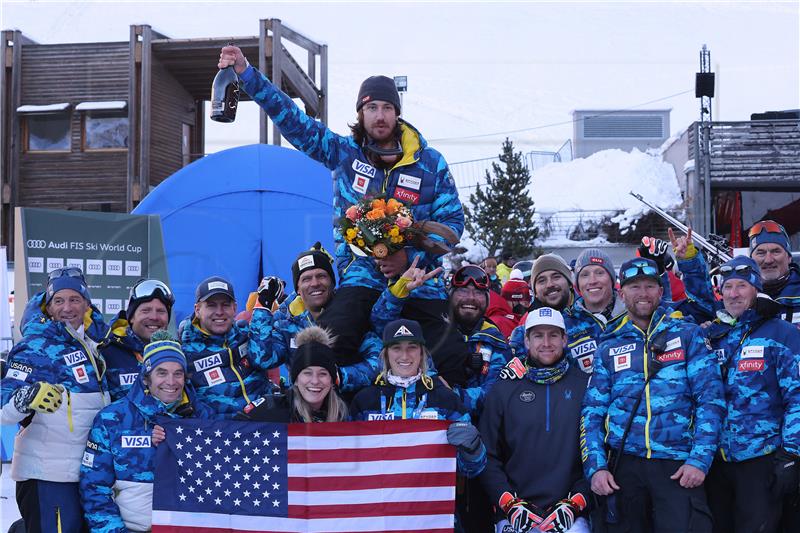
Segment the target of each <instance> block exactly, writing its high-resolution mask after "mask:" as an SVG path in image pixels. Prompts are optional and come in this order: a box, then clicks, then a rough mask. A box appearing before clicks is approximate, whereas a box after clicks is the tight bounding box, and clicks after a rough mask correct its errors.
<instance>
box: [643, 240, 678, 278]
mask: <svg viewBox="0 0 800 533" xmlns="http://www.w3.org/2000/svg"><path fill="white" fill-rule="evenodd" d="M669 247H670V244H669V243H668V242H667V241H665V240H662V239H656V238H655V237H642V244H641V246H639V247H638V248H637V249H636V251H637V253H638V255H639V257H644V258H646V259H652V260H653V261H655V262H656V264H657V265H658V273H659V274H663V273H664V270H666V269H669V268H671V267H672V265H673V263H674V261H673V259H672V256H671V255H670V254H669Z"/></svg>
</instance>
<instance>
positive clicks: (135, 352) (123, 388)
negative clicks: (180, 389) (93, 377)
mask: <svg viewBox="0 0 800 533" xmlns="http://www.w3.org/2000/svg"><path fill="white" fill-rule="evenodd" d="M97 349H98V350H99V351H100V353H101V354H102V356H103V359H105V360H106V380H107V381H108V392H109V394H111V401H117V400H119V399H120V398H123V397H124V396H125V395H126V394H127V393H128V389H130V387H131V385H133V383H134V382H135V381H136V377H137V376H138V375H139V368H140V364H141V362H142V351H143V350H144V342H143V341H142V339H140V338H139V336H138V335H136V334H135V333H134V332H133V330H131V328H130V327H129V326H128V320H127V318H126V317H125V311H120V313H119V314H118V315H117V316H116V317H115V318H114V321H113V322H112V323H111V327H110V328H109V329H108V332H107V333H106V336H105V338H104V339H103V340H102V341H100V343H99V344H98V345H97Z"/></svg>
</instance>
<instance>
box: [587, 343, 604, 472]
mask: <svg viewBox="0 0 800 533" xmlns="http://www.w3.org/2000/svg"><path fill="white" fill-rule="evenodd" d="M607 352H608V347H607V346H606V344H605V343H603V344H601V345H600V346H599V347H598V348H597V352H595V355H594V362H593V366H592V377H591V378H590V379H589V387H588V388H587V389H586V394H585V395H584V397H583V410H582V412H581V461H582V462H583V472H584V474H586V479H589V480H591V479H592V476H593V475H594V474H595V472H597V471H598V470H604V469H607V468H608V463H607V461H606V450H605V444H604V443H605V439H606V429H605V421H606V416H607V414H608V406H609V405H610V404H611V374H610V372H609V369H608V367H607V366H606V360H607V356H606V355H605V354H606V353H607Z"/></svg>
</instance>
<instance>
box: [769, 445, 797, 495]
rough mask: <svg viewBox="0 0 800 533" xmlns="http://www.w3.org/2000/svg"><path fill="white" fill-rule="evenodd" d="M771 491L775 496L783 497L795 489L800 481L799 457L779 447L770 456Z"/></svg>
mask: <svg viewBox="0 0 800 533" xmlns="http://www.w3.org/2000/svg"><path fill="white" fill-rule="evenodd" d="M772 461H773V470H772V477H773V481H772V493H773V495H774V496H775V497H776V498H783V497H784V496H786V495H788V494H792V493H794V492H795V491H796V490H797V485H798V483H800V457H798V456H796V455H794V454H792V453H789V452H787V451H786V450H784V449H783V448H781V449H779V450H778V451H777V452H775V454H774V455H773V456H772Z"/></svg>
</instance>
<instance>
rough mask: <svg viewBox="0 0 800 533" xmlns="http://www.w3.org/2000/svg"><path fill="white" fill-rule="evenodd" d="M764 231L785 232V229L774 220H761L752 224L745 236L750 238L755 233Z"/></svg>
mask: <svg viewBox="0 0 800 533" xmlns="http://www.w3.org/2000/svg"><path fill="white" fill-rule="evenodd" d="M764 231H766V232H767V233H782V234H786V230H785V229H784V228H783V226H781V225H780V224H778V223H777V222H775V221H774V220H762V221H760V222H756V223H755V224H753V227H752V228H750V231H749V232H748V233H747V237H748V238H749V239H752V238H753V237H755V236H756V235H759V234H761V233H762V232H764Z"/></svg>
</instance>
